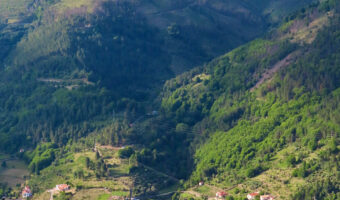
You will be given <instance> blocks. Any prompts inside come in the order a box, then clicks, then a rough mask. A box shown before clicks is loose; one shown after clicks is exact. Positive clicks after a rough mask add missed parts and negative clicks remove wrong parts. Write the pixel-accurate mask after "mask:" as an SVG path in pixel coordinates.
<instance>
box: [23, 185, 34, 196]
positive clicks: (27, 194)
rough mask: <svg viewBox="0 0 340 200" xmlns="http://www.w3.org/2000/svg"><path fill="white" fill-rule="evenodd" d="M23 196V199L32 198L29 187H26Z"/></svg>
mask: <svg viewBox="0 0 340 200" xmlns="http://www.w3.org/2000/svg"><path fill="white" fill-rule="evenodd" d="M21 194H22V198H28V197H31V196H32V191H31V189H30V188H29V187H28V186H25V188H24V189H23V190H22V193H21Z"/></svg>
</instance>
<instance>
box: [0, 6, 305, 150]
mask: <svg viewBox="0 0 340 200" xmlns="http://www.w3.org/2000/svg"><path fill="white" fill-rule="evenodd" d="M6 2H7V1H6ZM299 2H300V1H299ZM308 2H310V1H304V3H308ZM7 5H8V6H7ZM9 5H16V6H17V7H15V10H16V11H15V12H14V11H13V9H14V8H13V9H12V8H10V7H11V6H9ZM266 5H269V6H266ZM300 5H302V4H300V3H299V6H300ZM6 6H7V7H6ZM299 6H296V7H295V6H292V7H286V8H285V9H284V10H286V11H287V12H288V11H290V10H291V9H292V8H294V9H296V8H297V7H299ZM0 7H1V10H4V11H6V12H2V13H3V14H4V16H2V17H1V19H4V20H3V22H2V23H3V26H4V27H6V28H4V29H1V31H2V32H1V34H2V38H3V40H2V39H1V38H0V40H1V41H3V42H1V41H0V42H1V43H0V44H3V45H2V47H4V48H3V49H4V51H1V60H0V63H1V75H0V76H1V77H0V79H1V83H0V96H1V98H0V104H1V109H2V110H1V116H0V118H1V119H2V120H1V121H2V122H1V126H0V135H1V136H0V137H1V138H2V140H1V141H2V145H0V146H1V149H3V150H9V151H15V150H16V149H18V148H19V146H20V145H23V144H26V143H27V142H29V143H30V141H33V144H37V143H39V141H41V140H44V141H55V142H57V143H58V144H60V145H62V144H63V143H65V142H66V141H67V140H68V139H70V138H74V137H75V138H77V137H78V136H83V135H87V134H88V133H90V132H92V131H93V130H94V129H96V128H102V127H103V126H105V123H106V122H107V121H109V120H110V119H111V118H112V113H113V112H114V110H115V112H117V113H120V114H123V113H124V112H125V113H127V114H126V115H125V118H126V122H133V121H134V120H136V119H137V116H140V115H142V114H145V113H146V112H148V111H151V110H152V109H154V108H152V107H154V105H153V104H152V103H151V104H150V103H149V102H150V101H152V100H153V98H154V97H155V96H157V94H158V93H159V92H160V90H161V85H162V84H163V82H164V81H165V80H167V79H169V78H170V77H173V76H174V74H176V73H179V72H182V71H184V70H186V69H189V68H192V67H193V66H196V65H199V64H202V63H203V62H205V61H208V60H210V59H212V58H213V57H215V56H217V55H220V54H222V53H224V52H226V51H228V49H231V48H234V47H236V46H238V45H240V44H242V43H244V42H246V41H248V40H250V39H252V38H254V37H256V36H258V35H260V34H262V33H263V32H264V31H265V30H266V29H267V28H268V26H269V24H271V23H272V21H273V20H272V18H269V17H266V16H265V14H264V13H265V10H266V9H268V8H269V7H270V8H271V9H278V8H279V7H277V6H273V5H271V4H267V2H266V3H265V2H264V3H261V4H260V3H257V4H250V3H249V2H247V1H244V2H243V1H241V2H239V1H230V2H224V1H211V2H210V1H208V2H197V1H157V2H155V1H132V2H130V1H119V2H111V1H89V0H82V1H71V0H63V1H44V0H41V1H34V2H31V1H24V2H21V1H20V2H17V3H15V2H14V1H11V2H9V1H8V2H7V3H5V4H1V5H0ZM8 9H9V10H8ZM6 13H10V14H12V15H11V16H9V14H6ZM23 13H24V14H26V15H23ZM9 17H15V18H16V20H15V21H10V20H9ZM184 19H185V20H184ZM10 27H13V29H17V28H20V29H19V30H20V31H19V33H18V34H17V35H16V33H15V32H14V31H13V30H12V29H9V28H10ZM8 38H10V39H8ZM5 43H6V44H5ZM184 66H186V67H184ZM103 121H104V122H103ZM107 123H109V124H110V123H111V121H110V122H107ZM106 125H107V124H106ZM84 127H86V128H84ZM62 130H64V131H62ZM75 130H77V131H75ZM78 131H80V133H77V135H78V136H75V132H78Z"/></svg>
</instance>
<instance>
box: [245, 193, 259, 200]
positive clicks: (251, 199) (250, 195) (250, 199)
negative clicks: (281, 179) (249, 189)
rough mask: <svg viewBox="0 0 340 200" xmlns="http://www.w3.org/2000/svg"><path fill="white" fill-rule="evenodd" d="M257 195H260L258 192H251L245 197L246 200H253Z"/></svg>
mask: <svg viewBox="0 0 340 200" xmlns="http://www.w3.org/2000/svg"><path fill="white" fill-rule="evenodd" d="M258 195H260V193H259V192H253V193H250V194H248V195H247V198H248V200H254V199H255V198H256V197H257V196H258Z"/></svg>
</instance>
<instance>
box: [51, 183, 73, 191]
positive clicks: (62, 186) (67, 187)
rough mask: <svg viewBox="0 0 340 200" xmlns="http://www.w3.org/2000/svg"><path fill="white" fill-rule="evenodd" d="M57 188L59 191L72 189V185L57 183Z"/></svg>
mask: <svg viewBox="0 0 340 200" xmlns="http://www.w3.org/2000/svg"><path fill="white" fill-rule="evenodd" d="M55 188H56V190H58V191H67V190H69V189H70V186H69V185H67V184H60V185H56V186H55Z"/></svg>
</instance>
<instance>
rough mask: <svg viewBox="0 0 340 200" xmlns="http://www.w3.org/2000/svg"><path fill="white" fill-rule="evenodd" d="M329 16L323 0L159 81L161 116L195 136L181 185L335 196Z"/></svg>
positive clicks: (335, 96)
mask: <svg viewBox="0 0 340 200" xmlns="http://www.w3.org/2000/svg"><path fill="white" fill-rule="evenodd" d="M335 5H337V6H335ZM331 7H332V9H330V8H331ZM339 22H340V21H339V6H338V4H336V1H326V2H323V3H321V4H320V5H318V6H317V7H311V8H309V9H307V10H303V11H302V12H299V13H297V14H295V15H292V16H291V17H290V18H289V21H287V22H286V23H284V24H283V25H282V26H281V27H280V28H279V29H278V30H276V31H273V32H272V33H271V34H270V35H269V36H268V37H265V38H263V39H258V40H255V41H253V42H250V43H249V44H247V45H245V46H242V47H240V48H237V49H236V50H233V51H232V52H230V53H228V54H226V55H224V56H222V57H220V58H217V59H215V60H214V61H212V62H211V63H209V64H207V65H206V66H204V67H201V68H197V69H195V70H193V71H191V72H189V73H185V74H183V75H181V76H179V77H177V78H175V79H173V80H171V81H168V82H167V83H166V84H165V89H164V94H163V99H162V107H163V109H164V112H165V113H166V115H168V119H171V118H172V119H174V121H173V123H174V124H175V125H174V126H176V124H177V126H179V125H180V124H185V125H186V126H187V129H189V131H187V132H186V133H187V135H186V138H190V137H192V136H190V135H191V134H194V135H195V139H194V140H192V141H193V142H191V145H193V146H192V147H190V148H192V149H193V150H194V152H195V153H194V168H193V169H194V170H193V173H192V175H191V177H190V180H189V182H188V183H187V185H186V187H190V186H193V185H196V184H198V182H199V181H200V180H205V181H206V182H207V184H212V185H215V186H217V187H220V188H224V189H227V188H234V189H233V190H231V191H230V193H231V195H233V196H234V197H235V198H241V199H243V198H244V197H245V196H246V194H247V192H252V191H256V190H259V191H262V192H264V193H271V194H273V195H275V196H278V197H279V199H313V198H316V199H337V198H339V184H340V183H339V181H338V180H339V154H338V151H339V147H338V144H339V131H340V126H339V114H340V113H339V110H340V109H339V85H340V82H339V75H340V74H339V73H340V71H339V70H340V68H339V66H340V65H339V63H338V58H339V52H338V45H339V44H338V39H339V34H338V31H337V30H338V29H339ZM181 126H183V125H181ZM177 142H178V141H177ZM184 143H186V145H185V144H184V145H183V146H180V148H185V147H186V148H188V142H187V141H184ZM189 144H190V143H189ZM190 148H189V149H190ZM160 149H161V148H160ZM316 182H318V184H315V183H316ZM203 194H204V192H203Z"/></svg>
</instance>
